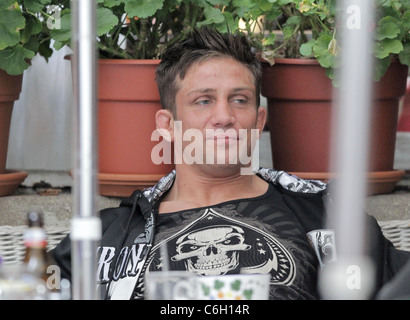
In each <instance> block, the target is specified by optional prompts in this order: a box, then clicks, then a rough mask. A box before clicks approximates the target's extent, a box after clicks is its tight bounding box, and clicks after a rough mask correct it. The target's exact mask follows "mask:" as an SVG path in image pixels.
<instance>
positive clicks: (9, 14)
mask: <svg viewBox="0 0 410 320" xmlns="http://www.w3.org/2000/svg"><path fill="white" fill-rule="evenodd" d="M25 23H26V19H24V17H23V16H22V14H21V12H20V11H19V10H14V9H13V10H3V11H0V50H2V49H5V48H7V47H9V46H14V45H15V44H17V43H18V42H19V41H20V30H21V29H23V28H24V26H25Z"/></svg>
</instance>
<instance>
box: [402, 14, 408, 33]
mask: <svg viewBox="0 0 410 320" xmlns="http://www.w3.org/2000/svg"><path fill="white" fill-rule="evenodd" d="M401 22H402V24H403V28H404V29H405V30H406V31H409V30H410V11H407V12H406V13H405V14H404V15H403V17H402V21H401Z"/></svg>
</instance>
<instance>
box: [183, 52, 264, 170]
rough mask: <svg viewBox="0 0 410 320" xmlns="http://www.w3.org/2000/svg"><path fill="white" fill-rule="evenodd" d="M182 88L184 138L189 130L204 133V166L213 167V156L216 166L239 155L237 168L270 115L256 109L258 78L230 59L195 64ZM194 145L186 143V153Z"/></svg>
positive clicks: (187, 74)
mask: <svg viewBox="0 0 410 320" xmlns="http://www.w3.org/2000/svg"><path fill="white" fill-rule="evenodd" d="M178 86H179V90H178V92H177V94H176V98H175V102H176V120H178V121H180V123H181V125H182V126H181V127H182V128H181V134H182V135H183V134H184V133H186V132H187V131H189V129H197V130H195V131H196V132H200V133H201V136H202V143H203V150H204V154H203V161H204V163H206V164H210V158H209V156H210V155H211V158H213V164H216V163H224V164H225V165H226V164H229V163H230V161H233V160H230V159H233V158H232V156H233V155H235V154H236V162H237V164H238V163H239V162H240V160H241V159H240V152H247V154H248V155H250V150H251V129H258V130H259V132H260V131H261V130H262V129H263V125H264V123H265V118H266V114H265V112H264V111H265V110H264V109H263V108H258V107H259V106H256V100H257V99H256V89H255V84H254V78H253V75H252V73H251V72H250V71H249V70H248V69H247V68H246V67H245V66H244V65H242V64H241V63H239V62H237V61H235V60H234V59H232V58H229V57H215V58H211V59H208V60H205V61H202V62H199V63H195V64H193V65H192V66H191V67H190V68H189V69H188V71H187V73H186V75H185V78H184V79H183V80H180V81H179V83H178ZM191 131H193V130H191ZM195 140H196V139H195ZM190 144H191V142H190V141H184V142H183V149H184V148H185V147H186V146H188V145H190ZM241 146H242V148H240V147H241ZM191 149H192V145H191ZM239 149H242V151H239ZM223 151H224V152H223ZM207 154H208V158H207ZM242 164H243V163H242ZM230 165H231V166H232V162H231V164H230ZM239 165H240V164H239Z"/></svg>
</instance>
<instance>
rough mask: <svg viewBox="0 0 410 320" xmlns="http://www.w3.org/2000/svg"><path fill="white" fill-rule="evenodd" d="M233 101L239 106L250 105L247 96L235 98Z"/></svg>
mask: <svg viewBox="0 0 410 320" xmlns="http://www.w3.org/2000/svg"><path fill="white" fill-rule="evenodd" d="M231 101H232V102H233V103H235V104H238V105H245V104H247V103H248V98H247V97H245V96H235V97H233V98H232V99H231Z"/></svg>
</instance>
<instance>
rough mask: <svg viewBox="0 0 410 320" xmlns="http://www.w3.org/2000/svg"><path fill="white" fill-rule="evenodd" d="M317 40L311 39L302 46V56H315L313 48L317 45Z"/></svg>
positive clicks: (300, 50)
mask: <svg viewBox="0 0 410 320" xmlns="http://www.w3.org/2000/svg"><path fill="white" fill-rule="evenodd" d="M315 43H316V40H315V39H310V40H309V41H308V42H305V43H303V44H302V45H301V46H300V49H299V52H300V54H301V55H302V56H305V57H310V56H312V54H313V46H314V45H315Z"/></svg>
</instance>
